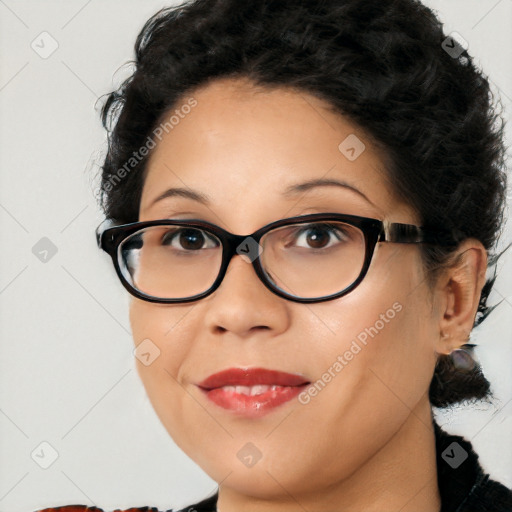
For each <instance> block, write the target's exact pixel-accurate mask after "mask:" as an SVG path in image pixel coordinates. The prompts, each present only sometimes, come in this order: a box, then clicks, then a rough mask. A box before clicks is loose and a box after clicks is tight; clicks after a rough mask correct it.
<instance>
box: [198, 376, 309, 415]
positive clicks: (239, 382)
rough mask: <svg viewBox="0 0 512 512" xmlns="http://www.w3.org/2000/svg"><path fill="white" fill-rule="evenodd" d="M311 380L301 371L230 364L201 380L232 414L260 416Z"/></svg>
mask: <svg viewBox="0 0 512 512" xmlns="http://www.w3.org/2000/svg"><path fill="white" fill-rule="evenodd" d="M308 384H310V382H309V381H307V380H306V379H304V377H301V376H300V375H296V374H292V373H285V372H280V371H276V370H266V369H264V368H230V369H228V370H224V371H222V372H219V373H215V374H213V375H210V376H209V377H208V378H206V379H205V380H203V381H202V382H201V383H200V384H198V386H199V388H200V389H201V391H202V393H204V395H205V396H206V397H207V398H208V399H209V400H210V401H211V402H213V403H214V404H216V405H217V406H220V407H222V408H223V409H225V410H229V411H230V412H231V413H233V414H237V415H241V416H245V417H249V418H257V417H261V416H263V415H265V414H267V413H269V412H270V411H272V410H274V409H275V408H277V407H278V406H280V405H282V404H285V403H286V402H290V401H291V400H292V399H293V398H294V397H296V396H297V395H298V394H299V393H300V392H301V391H302V390H303V389H304V387H305V386H307V385H308Z"/></svg>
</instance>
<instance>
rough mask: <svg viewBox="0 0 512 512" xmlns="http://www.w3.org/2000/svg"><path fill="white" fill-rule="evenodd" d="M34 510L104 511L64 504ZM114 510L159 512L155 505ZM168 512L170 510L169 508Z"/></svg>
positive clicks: (121, 511)
mask: <svg viewBox="0 0 512 512" xmlns="http://www.w3.org/2000/svg"><path fill="white" fill-rule="evenodd" d="M35 512H104V510H103V509H102V508H98V507H88V506H86V505H64V506H62V507H53V508H44V509H40V510H36V511H35ZM114 512H159V510H158V509H157V508H155V507H139V508H128V509H124V510H121V509H116V510H114ZM168 512H172V510H169V511H168Z"/></svg>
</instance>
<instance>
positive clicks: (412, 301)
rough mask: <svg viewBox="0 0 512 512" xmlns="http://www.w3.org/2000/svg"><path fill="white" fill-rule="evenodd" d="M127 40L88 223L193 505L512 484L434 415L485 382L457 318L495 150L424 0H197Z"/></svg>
mask: <svg viewBox="0 0 512 512" xmlns="http://www.w3.org/2000/svg"><path fill="white" fill-rule="evenodd" d="M136 65H137V67H136V70H135V72H134V74H133V75H132V76H131V77H130V78H129V79H128V80H127V81H126V82H125V83H124V84H123V85H122V87H121V88H120V89H119V90H118V91H114V92H112V93H111V94H110V95H109V97H108V99H107V102H106V104H105V106H104V108H103V112H102V119H103V123H104V126H105V127H106V129H107V130H108V131H109V149H108V153H107V155H106V158H105V162H104V166H103V174H102V207H103V208H104V212H105V214H106V218H107V221H108V222H107V224H106V225H102V226H101V227H100V229H99V230H98V233H97V236H98V242H99V244H100V247H101V248H102V249H104V250H105V251H107V252H108V253H109V254H110V255H111V256H112V259H113V262H114V266H115V269H116V272H117V273H118V275H119V278H120V279H121V282H122V283H123V285H124V286H125V287H126V289H127V290H128V291H129V292H130V294H131V295H132V296H133V299H132V301H131V305H130V322H131V327H132V332H133V338H134V344H135V346H136V348H137V350H136V355H137V368H138V372H139V375H140V377H141V379H142V381H143V383H144V386H145V389H146V391H147V394H148V396H149V398H150V400H151V403H152V405H153V407H154V409H155V411H156V413H157V415H158V417H159V418H160V420H161V422H162V424H163V425H164V426H165V428H166V429H167V431H168V432H169V434H170V436H171V437H172V438H173V439H174V441H175V442H176V443H177V444H178V445H179V446H180V447H181V448H182V449H183V451H184V452H185V453H186V454H187V455H188V456H189V457H190V458H191V459H193V460H194V461H195V462H196V463H197V464H198V465H199V466H200V467H201V468H203V469H204V471H205V472H206V473H207V474H208V475H210V477H211V478H213V479H214V480H215V481H217V482H218V483H219V489H218V492H217V493H216V494H215V495H214V496H211V497H209V498H207V499H205V500H203V501H202V502H201V503H196V504H194V505H191V506H190V507H189V508H187V509H186V510H203V511H213V510H218V511H220V512H234V511H240V510H248V511H251V512H252V511H254V512H260V511H261V512H263V511H270V510H271V511H287V512H288V511H303V510H308V511H326V510H328V511H342V510H343V511H354V512H355V511H362V510H365V511H379V512H388V511H389V512H391V511H393V512H395V511H399V510H400V511H401V512H439V511H442V512H477V511H484V510H485V511H491V510H492V511H502V512H504V511H510V510H512V491H511V490H510V489H508V488H507V487H505V486H504V485H502V484H501V483H499V482H497V481H494V480H492V479H490V478H489V474H488V473H486V472H485V471H484V470H483V468H482V467H481V466H480V464H479V462H478V456H477V454H476V453H475V452H474V450H473V449H472V446H471V443H469V442H468V441H467V440H465V439H464V438H462V437H460V436H452V435H449V434H447V433H446V432H444V431H443V430H442V429H440V427H439V426H438V425H437V423H436V422H435V421H434V418H433V415H432V406H436V407H448V406H450V405H453V404H455V403H459V402H462V401H465V400H474V401H477V400H483V399H488V398H489V397H491V396H492V393H491V390H490V384H489V382H488V381H487V380H486V379H485V377H484V376H483V374H482V371H481V368H480V366H479V365H478V363H477V362H476V361H475V360H474V359H473V357H472V352H471V348H472V346H473V344H468V343H467V341H468V339H469V336H470V333H471V330H472V328H473V327H474V325H476V324H477V323H479V322H480V321H481V320H482V319H483V318H485V316H486V315H487V314H488V313H489V308H487V307H486V299H487V295H488V293H489V291H490V288H491V286H492V282H493V281H492V280H491V281H489V282H487V283H486V280H485V278H486V269H487V267H488V266H490V265H491V264H492V263H494V260H495V257H494V256H493V254H492V252H491V251H492V249H493V248H494V247H495V245H496V242H497V239H498V235H499V231H500V228H501V226H502V225H503V207H504V197H505V182H506V180H505V178H506V175H505V168H504V151H505V150H504V144H503V127H502V125H501V124H500V123H499V121H500V117H499V116H498V114H496V113H495V110H494V108H493V105H492V103H491V98H490V93H489V84H488V82H487V80H486V79H485V77H484V76H483V75H482V73H481V72H480V71H479V70H478V69H477V68H476V66H475V65H474V64H473V61H472V58H471V56H470V55H468V53H467V52H466V51H465V50H464V47H463V45H462V43H461V42H460V41H458V40H456V39H454V38H451V37H449V36H447V35H446V34H444V33H443V31H442V27H441V24H440V22H439V21H438V20H437V18H436V17H435V16H434V15H433V13H432V12H431V11H430V10H429V9H428V8H426V7H425V6H423V5H422V4H421V3H420V2H417V1H415V0H394V1H392V0H386V1H382V0H370V1H369V0H365V1H364V2H363V1H358V0H327V1H322V2H318V1H314V2H313V1H311V2H309V1H304V0H288V1H282V2H273V1H271V0H262V1H259V2H240V1H236V0H217V1H215V0H195V1H193V2H190V3H188V4H184V5H182V6H180V7H177V8H169V9H164V10H162V11H160V12H159V13H157V14H156V15H155V16H153V17H152V18H151V19H150V20H149V21H148V22H147V23H146V25H145V26H144V28H143V30H142V31H141V33H140V34H139V36H138V39H137V43H136ZM489 255H491V256H492V257H491V258H489V257H488V256H489ZM46 510H47V511H50V510H61V511H67V512H72V511H78V510H98V509H96V508H90V509H87V508H86V507H85V506H83V505H75V506H69V507H61V508H59V509H46ZM133 510H148V509H146V508H143V509H133ZM151 510H156V509H151Z"/></svg>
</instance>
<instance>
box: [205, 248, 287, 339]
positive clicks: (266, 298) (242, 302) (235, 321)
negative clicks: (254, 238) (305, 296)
mask: <svg viewBox="0 0 512 512" xmlns="http://www.w3.org/2000/svg"><path fill="white" fill-rule="evenodd" d="M203 300H204V301H205V302H206V303H207V312H206V314H205V316H204V321H205V323H206V327H207V329H209V330H210V331H211V332H214V333H224V332H231V333H233V334H236V335H237V336H239V337H241V338H246V337H248V336H250V335H251V334H252V333H254V332H256V331H269V332H270V334H271V335H272V336H273V335H277V334H279V333H281V332H283V331H285V330H286V329H287V328H288V326H289V322H290V311H289V308H290V304H291V303H288V302H289V301H287V300H286V299H283V298H281V297H279V296H277V295H275V294H274V293H272V292H271V291H270V290H269V289H268V288H267V287H266V286H265V285H264V284H263V283H262V282H261V281H260V279H259V277H258V275H257V274H256V272H255V271H254V268H253V266H252V265H251V264H250V263H249V262H248V261H247V260H246V259H244V258H243V257H242V256H241V255H239V254H235V255H234V256H233V257H232V258H231V261H230V263H229V265H228V268H227V271H226V275H225V276H224V279H223V280H222V283H221V284H220V286H219V288H217V289H216V290H215V291H214V292H213V293H212V294H211V295H210V296H209V297H206V298H205V299H203Z"/></svg>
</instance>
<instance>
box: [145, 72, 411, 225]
mask: <svg viewBox="0 0 512 512" xmlns="http://www.w3.org/2000/svg"><path fill="white" fill-rule="evenodd" d="M185 105H194V106H193V107H191V108H189V107H187V108H185V107H184V106H185ZM180 109H181V110H180ZM173 114H174V116H173V120H174V122H173V123H172V124H171V125H169V124H168V126H167V130H164V131H163V134H162V136H161V140H159V141H157V144H156V147H155V148H154V150H153V152H152V154H151V158H150V160H149V162H148V165H147V173H146V178H145V182H144V188H143V193H142V199H141V205H140V213H141V218H142V217H144V216H145V215H146V214H148V215H149V214H151V215H157V213H158V212H159V211H160V212H163V210H161V208H164V206H165V204H166V201H167V204H171V203H172V202H173V201H174V203H176V202H177V201H181V202H183V201H189V204H190V199H185V198H184V197H183V196H181V197H179V198H178V197H173V198H169V199H168V200H164V201H162V202H161V204H160V205H158V204H157V203H155V204H153V201H154V199H155V198H156V197H157V196H159V195H161V193H162V192H164V191H165V190H166V189H168V188H169V187H180V188H189V189H193V190H197V191H200V192H201V193H204V194H205V195H208V196H209V197H210V198H211V200H212V202H213V203H214V204H215V207H216V208H217V209H220V210H225V209H233V208H236V209H237V211H239V212H247V215H249V216H250V212H253V213H254V215H257V214H258V213H262V212H267V213H269V212H271V211H272V212H274V211H275V208H277V207H278V206H279V205H281V210H283V208H284V209H285V210H286V207H289V206H291V205H292V204H295V203H297V200H299V202H300V201H302V202H303V204H304V205H307V204H309V203H308V201H309V200H310V198H313V199H314V198H317V200H322V199H323V200H327V199H328V198H329V199H331V200H337V201H338V202H347V203H348V204H349V205H351V206H350V207H351V208H354V204H356V205H359V207H360V208H361V209H362V210H361V211H360V212H357V211H354V210H352V211H353V213H356V214H357V213H360V214H366V215H370V214H371V215H372V216H379V217H380V218H383V217H386V216H388V214H390V213H392V212H394V211H397V212H399V213H400V212H401V213H400V214H401V215H405V216H407V217H408V220H410V212H409V211H408V208H407V207H406V206H405V205H403V204H399V203H398V201H397V200H396V198H394V193H393V190H392V188H391V186H390V184H389V181H388V178H387V173H386V171H385V167H384V161H383V158H382V156H383V155H382V153H381V152H380V151H379V150H378V149H377V147H375V145H374V144H373V142H372V141H371V140H370V137H368V136H367V134H366V133H365V132H364V131H363V130H361V129H360V128H359V127H358V126H356V125H355V124H353V123H351V122H350V121H349V120H347V119H346V118H344V117H342V116H340V115H338V114H336V113H334V112H332V111H331V110H330V108H329V105H327V104H326V103H325V102H323V101H322V100H320V99H318V98H316V97H314V96H312V95H309V94H307V93H304V92H299V91H296V90H293V89H289V88H287V89H285V88H273V89H267V88H262V87H257V88H256V87H254V86H253V84H252V83H250V82H248V81H247V80H234V79H224V80H217V81H215V82H213V83H210V84H209V85H208V86H205V87H202V88H200V89H198V90H196V91H194V92H193V93H191V94H190V95H185V96H184V97H183V98H182V99H181V100H180V102H178V103H177V104H176V105H175V106H174V107H173V110H172V112H169V113H168V117H169V118H170V117H171V116H172V115H173ZM164 121H165V117H164ZM318 179H323V180H338V181H342V182H344V183H347V184H349V185H351V186H353V187H354V188H356V189H358V190H359V191H361V192H362V194H364V195H365V196H366V197H367V198H368V199H369V202H368V201H364V199H362V196H361V195H360V196H359V197H357V194H355V193H353V192H352V193H350V192H349V189H348V188H347V189H346V190H343V189H342V188H341V187H337V189H336V190H334V187H326V186H322V187H318V188H315V189H309V190H308V191H304V192H302V194H301V193H300V191H299V193H298V194H295V195H294V194H288V195H283V191H285V190H286V189H289V188H290V187H291V186H292V185H293V184H296V183H299V182H305V181H311V180H318ZM370 205H372V206H371V207H370V208H369V206H370ZM157 208H160V210H156V209H157ZM365 208H366V209H365ZM152 212H153V213H152ZM347 213H349V212H347ZM244 215H245V213H244ZM157 216H158V215H157ZM257 223H259V222H257Z"/></svg>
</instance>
